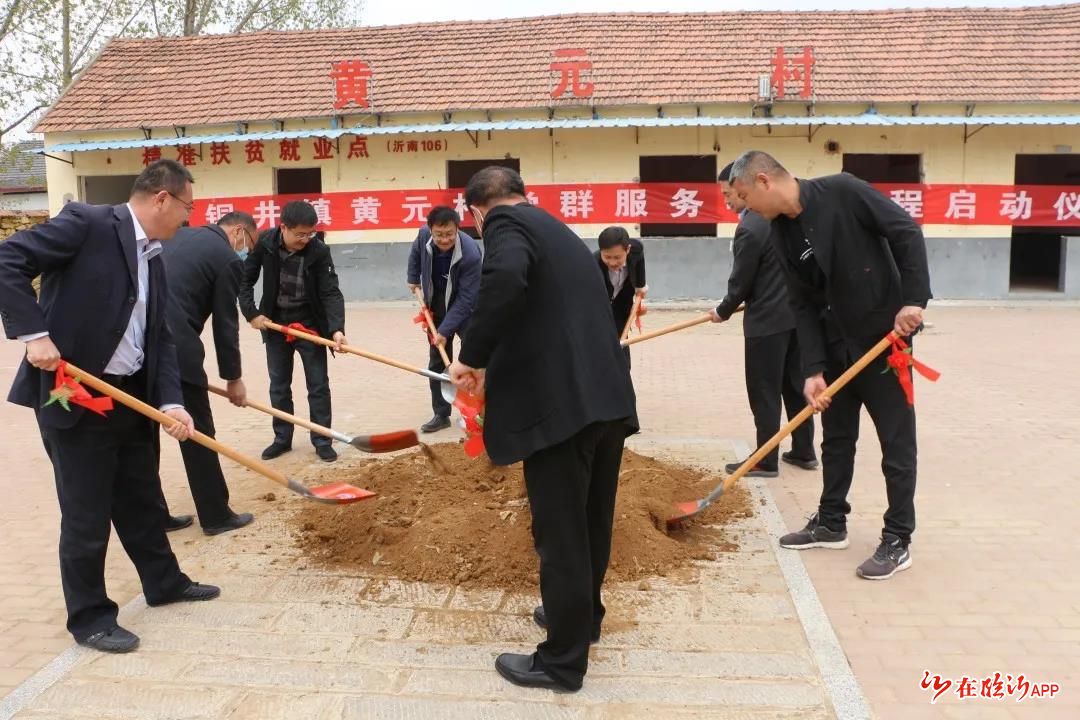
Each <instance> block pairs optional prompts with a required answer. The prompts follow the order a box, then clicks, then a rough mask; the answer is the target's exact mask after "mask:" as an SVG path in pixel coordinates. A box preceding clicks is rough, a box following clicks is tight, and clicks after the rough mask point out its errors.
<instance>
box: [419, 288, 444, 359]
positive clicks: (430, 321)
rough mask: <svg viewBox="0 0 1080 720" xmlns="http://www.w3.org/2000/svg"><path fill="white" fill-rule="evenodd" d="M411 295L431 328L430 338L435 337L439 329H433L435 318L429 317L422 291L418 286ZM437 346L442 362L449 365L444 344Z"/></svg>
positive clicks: (429, 312) (429, 313)
mask: <svg viewBox="0 0 1080 720" xmlns="http://www.w3.org/2000/svg"><path fill="white" fill-rule="evenodd" d="M413 295H415V296H416V299H417V300H419V301H420V309H421V310H422V311H423V313H424V318H425V319H426V320H427V326H428V328H429V329H430V330H431V338H432V340H434V339H435V336H436V335H438V334H439V331H438V330H436V329H435V320H434V318H432V317H431V311H430V310H428V306H427V303H426V302H424V291H423V290H421V289H420V288H413ZM435 347H437V348H439V355H440V356H442V361H443V364H444V365H445V366H446V367H450V356H449V355H447V354H446V347H445V346H444V345H438V344H437V345H435Z"/></svg>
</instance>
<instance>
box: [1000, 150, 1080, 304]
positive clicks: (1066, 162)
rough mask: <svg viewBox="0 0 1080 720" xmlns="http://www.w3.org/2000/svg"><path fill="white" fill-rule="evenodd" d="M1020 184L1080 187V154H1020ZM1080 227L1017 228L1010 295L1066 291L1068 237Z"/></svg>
mask: <svg viewBox="0 0 1080 720" xmlns="http://www.w3.org/2000/svg"><path fill="white" fill-rule="evenodd" d="M1015 177H1016V184H1017V185H1080V154H1075V153H1057V154H1053V155H1017V156H1016V175H1015ZM1078 231H1080V228H1059V227H1054V228H1039V227H1016V226H1014V227H1013V230H1012V242H1011V246H1010V248H1009V292H1044V293H1050V292H1053V293H1058V292H1063V291H1064V290H1065V274H1064V270H1065V248H1066V245H1065V242H1066V241H1065V236H1068V235H1076V234H1078Z"/></svg>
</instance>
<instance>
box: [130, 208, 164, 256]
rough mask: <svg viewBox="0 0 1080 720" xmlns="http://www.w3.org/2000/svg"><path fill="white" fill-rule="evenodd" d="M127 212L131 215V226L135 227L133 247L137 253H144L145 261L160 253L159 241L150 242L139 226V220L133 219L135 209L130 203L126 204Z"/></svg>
mask: <svg viewBox="0 0 1080 720" xmlns="http://www.w3.org/2000/svg"><path fill="white" fill-rule="evenodd" d="M127 209H128V212H129V213H130V214H131V224H132V225H134V226H135V245H136V247H138V248H139V252H141V253H144V254H145V255H146V257H147V259H149V258H152V257H154V256H155V255H157V254H158V253H159V252H161V241H160V240H151V239H150V238H149V237H147V235H146V231H145V230H143V226H142V225H140V224H139V218H137V217H135V209H134V208H133V207H131V203H127Z"/></svg>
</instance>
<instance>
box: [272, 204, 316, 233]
mask: <svg viewBox="0 0 1080 720" xmlns="http://www.w3.org/2000/svg"><path fill="white" fill-rule="evenodd" d="M281 224H282V225H284V226H285V227H287V228H289V229H292V228H294V227H315V226H316V225H318V224H319V214H318V213H317V212H315V208H314V207H313V206H312V205H311V203H309V202H304V201H303V200H293V201H292V202H291V203H288V204H287V205H285V207H283V208H282V209H281Z"/></svg>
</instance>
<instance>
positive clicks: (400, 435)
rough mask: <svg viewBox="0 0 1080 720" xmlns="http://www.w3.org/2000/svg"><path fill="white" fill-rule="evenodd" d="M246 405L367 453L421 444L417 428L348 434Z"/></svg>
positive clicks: (217, 392) (218, 391) (216, 391)
mask: <svg viewBox="0 0 1080 720" xmlns="http://www.w3.org/2000/svg"><path fill="white" fill-rule="evenodd" d="M206 389H207V390H209V391H210V392H212V393H214V394H215V395H220V396H221V397H223V398H227V397H229V394H228V393H227V392H225V391H224V390H222V389H221V388H219V387H214V386H213V385H207V386H206ZM245 405H246V407H251V408H255V409H256V410H259V411H261V412H264V413H266V414H267V415H272V416H274V417H276V418H278V419H279V420H284V421H285V422H288V423H292V424H293V425H299V426H300V427H303V428H307V429H308V430H311V431H312V432H316V433H318V434H320V435H324V436H326V437H328V438H333V439H334V440H337V441H338V442H343V443H346V444H348V445H352V446H353V447H354V448H356V449H357V450H361V451H363V452H366V453H388V452H394V451H396V450H404V449H406V448H411V447H416V446H417V445H419V444H420V440H419V438H417V437H416V431H415V430H401V431H398V432H391V433H382V434H381V435H352V436H350V435H346V434H345V433H341V432H338V431H337V430H334V429H332V428H328V427H323V426H322V425H319V424H317V423H313V422H311V421H310V420H304V419H303V418H300V417H297V416H296V415H290V414H289V413H287V412H285V411H284V410H278V409H277V408H274V407H270V406H269V405H263V404H262V403H258V402H255V401H254V400H247V401H246V403H245Z"/></svg>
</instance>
